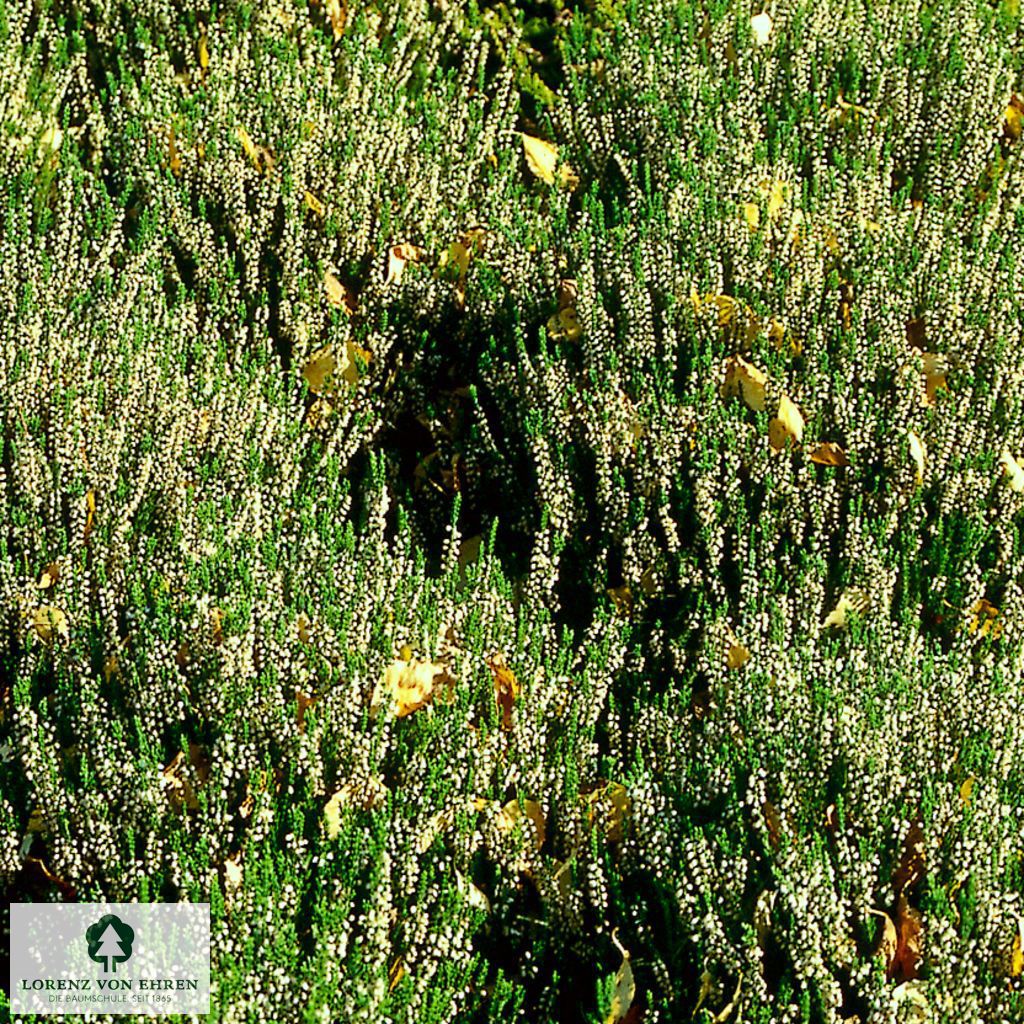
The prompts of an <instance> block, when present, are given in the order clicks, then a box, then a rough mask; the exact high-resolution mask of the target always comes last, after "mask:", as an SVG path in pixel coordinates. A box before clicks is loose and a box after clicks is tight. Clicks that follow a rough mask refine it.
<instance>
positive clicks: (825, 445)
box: [810, 441, 850, 466]
mask: <svg viewBox="0 0 1024 1024" xmlns="http://www.w3.org/2000/svg"><path fill="white" fill-rule="evenodd" d="M810 458H811V462H816V463H817V464H818V465H819V466H848V465H849V464H850V460H849V459H848V458H847V457H846V452H844V451H843V449H842V448H840V446H839V445H837V444H836V443H835V442H833V441H824V442H822V443H821V444H819V445H818V447H817V448H815V449H814V451H813V452H811V456H810Z"/></svg>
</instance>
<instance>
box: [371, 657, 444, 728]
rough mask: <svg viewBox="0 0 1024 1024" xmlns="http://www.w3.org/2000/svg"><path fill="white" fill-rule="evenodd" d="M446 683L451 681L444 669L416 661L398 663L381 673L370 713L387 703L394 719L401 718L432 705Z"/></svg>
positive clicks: (428, 662) (441, 666) (401, 660)
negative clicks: (385, 701)
mask: <svg viewBox="0 0 1024 1024" xmlns="http://www.w3.org/2000/svg"><path fill="white" fill-rule="evenodd" d="M446 682H451V677H450V676H449V675H448V673H447V671H446V669H445V668H444V666H443V665H436V664H434V663H433V662H430V661H421V660H419V659H416V658H413V659H411V660H407V659H398V660H396V661H394V662H392V663H391V664H390V665H389V666H388V667H387V668H386V669H385V670H384V674H383V675H382V677H381V680H380V682H379V683H378V684H377V686H376V688H375V689H374V692H373V696H372V698H371V700H370V709H371V711H372V712H373V711H376V709H377V708H378V707H379V706H380V705H381V704H382V703H383V702H384V700H385V699H387V700H388V703H389V706H390V710H391V711H392V713H393V714H394V715H395V717H396V718H404V717H405V716H406V715H411V714H412V713H413V712H414V711H418V710H419V709H420V708H423V707H426V706H427V704H429V703H431V702H432V701H433V699H434V697H435V696H436V695H437V692H438V690H439V689H440V687H441V685H442V684H444V683H446Z"/></svg>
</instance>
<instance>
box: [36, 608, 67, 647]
mask: <svg viewBox="0 0 1024 1024" xmlns="http://www.w3.org/2000/svg"><path fill="white" fill-rule="evenodd" d="M32 628H33V629H34V630H35V631H36V635H37V636H38V637H39V639H40V640H42V641H43V643H47V644H48V643H52V642H53V640H54V639H55V638H56V637H60V638H61V639H62V640H65V641H66V640H68V639H69V630H68V617H67V615H65V614H64V612H62V611H61V610H60V609H59V608H56V607H54V606H53V605H51V604H44V605H40V606H39V607H38V608H37V609H36V610H35V612H34V613H33V615H32Z"/></svg>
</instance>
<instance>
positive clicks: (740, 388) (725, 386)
mask: <svg viewBox="0 0 1024 1024" xmlns="http://www.w3.org/2000/svg"><path fill="white" fill-rule="evenodd" d="M767 383H768V377H767V376H766V375H765V374H764V373H763V372H762V371H761V370H759V369H758V368H757V367H756V366H753V365H751V364H750V363H748V362H747V361H746V359H744V358H743V357H742V356H730V357H729V358H728V359H727V360H726V361H725V378H724V380H723V381H722V383H721V385H720V386H719V389H718V390H719V394H720V395H721V396H722V397H723V398H733V397H735V396H736V395H742V397H743V401H744V402H746V403H747V405H749V406H750V408H751V409H754V410H756V411H757V412H763V411H764V400H765V399H764V389H765V385H766V384H767Z"/></svg>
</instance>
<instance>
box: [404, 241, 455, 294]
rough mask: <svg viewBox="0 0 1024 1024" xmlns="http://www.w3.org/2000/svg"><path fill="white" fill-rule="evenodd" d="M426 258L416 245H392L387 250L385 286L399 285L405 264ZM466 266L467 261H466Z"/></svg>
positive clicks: (424, 252)
mask: <svg viewBox="0 0 1024 1024" xmlns="http://www.w3.org/2000/svg"><path fill="white" fill-rule="evenodd" d="M425 256H426V251H425V250H423V249H421V248H420V247H419V246H418V245H410V244H408V243H407V242H403V243H401V244H399V245H393V246H391V248H390V249H388V273H387V277H385V278H384V284H385V286H387V285H389V284H401V283H402V274H403V272H404V271H405V267H406V264H408V263H418V262H419V261H420V260H422V259H423V258H424V257H425ZM466 262H467V266H468V263H469V261H468V260H467V261H466Z"/></svg>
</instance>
